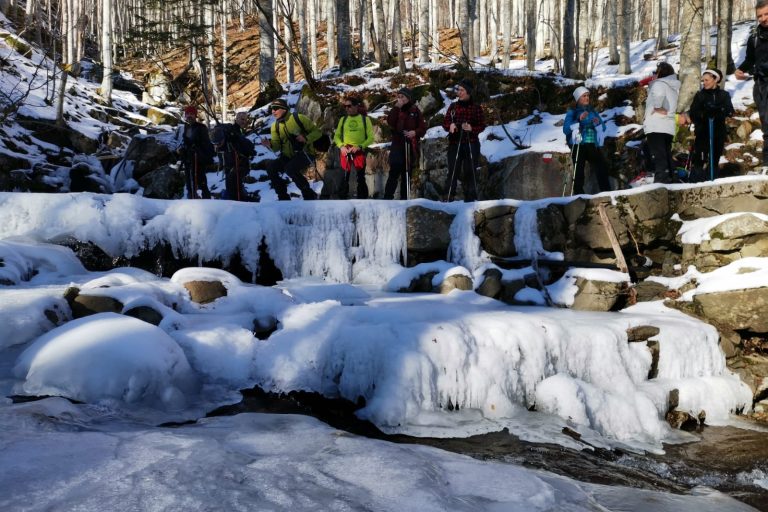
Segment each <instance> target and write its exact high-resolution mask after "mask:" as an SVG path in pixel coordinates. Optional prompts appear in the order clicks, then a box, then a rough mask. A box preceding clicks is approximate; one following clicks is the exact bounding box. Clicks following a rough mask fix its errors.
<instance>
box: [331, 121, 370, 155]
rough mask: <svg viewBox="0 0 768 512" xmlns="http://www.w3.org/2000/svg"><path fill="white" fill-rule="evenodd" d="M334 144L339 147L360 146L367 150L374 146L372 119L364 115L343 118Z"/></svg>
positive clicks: (338, 125) (335, 135)
mask: <svg viewBox="0 0 768 512" xmlns="http://www.w3.org/2000/svg"><path fill="white" fill-rule="evenodd" d="M342 132H343V133H342ZM333 143H334V144H336V146H338V147H342V146H358V147H360V148H363V149H367V148H368V146H370V145H371V144H373V124H372V123H371V118H370V117H368V116H367V115H362V114H357V115H354V116H341V119H339V122H338V124H337V125H336V131H335V132H334V134H333Z"/></svg>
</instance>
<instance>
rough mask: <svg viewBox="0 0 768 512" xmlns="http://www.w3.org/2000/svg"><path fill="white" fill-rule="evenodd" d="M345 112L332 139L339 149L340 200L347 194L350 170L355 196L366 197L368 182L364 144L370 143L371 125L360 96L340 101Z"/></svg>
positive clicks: (371, 135) (365, 147)
mask: <svg viewBox="0 0 768 512" xmlns="http://www.w3.org/2000/svg"><path fill="white" fill-rule="evenodd" d="M343 106H344V110H345V112H346V113H345V114H344V115H343V116H341V119H339V124H338V125H337V126H336V132H335V133H334V135H333V141H334V143H335V144H336V146H337V147H338V148H339V149H340V151H341V157H340V158H341V168H342V169H344V171H345V172H344V184H343V185H342V189H341V191H340V192H339V197H340V198H341V199H346V198H347V195H348V193H349V177H350V175H351V174H352V171H353V170H354V171H355V172H356V174H357V198H358V199H368V184H367V183H366V182H365V158H366V153H367V150H368V146H370V145H371V144H373V124H372V123H371V119H370V118H369V117H368V116H367V115H366V114H365V107H364V105H363V104H362V101H361V100H360V98H357V97H349V98H346V99H345V100H344V103H343Z"/></svg>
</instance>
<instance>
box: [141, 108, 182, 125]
mask: <svg viewBox="0 0 768 512" xmlns="http://www.w3.org/2000/svg"><path fill="white" fill-rule="evenodd" d="M146 116H147V117H148V118H149V120H150V121H152V122H153V123H154V124H168V125H171V126H176V125H177V124H179V120H178V118H177V117H176V116H174V115H173V114H171V113H170V112H167V111H165V110H161V109H159V108H157V107H149V108H148V109H147V114H146Z"/></svg>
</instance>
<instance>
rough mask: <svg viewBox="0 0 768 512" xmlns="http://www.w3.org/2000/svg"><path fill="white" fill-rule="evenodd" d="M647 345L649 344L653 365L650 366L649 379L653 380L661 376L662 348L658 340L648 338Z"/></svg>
mask: <svg viewBox="0 0 768 512" xmlns="http://www.w3.org/2000/svg"><path fill="white" fill-rule="evenodd" d="M646 345H647V346H648V351H649V352H650V353H651V367H650V368H648V380H651V379H655V378H656V377H658V376H659V355H660V354H661V348H660V347H659V342H658V340H648V341H647V342H646Z"/></svg>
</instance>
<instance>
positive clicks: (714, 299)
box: [693, 287, 768, 333]
mask: <svg viewBox="0 0 768 512" xmlns="http://www.w3.org/2000/svg"><path fill="white" fill-rule="evenodd" d="M693 305H694V307H695V309H696V310H697V311H698V312H699V314H700V315H701V316H702V317H703V318H705V319H706V320H707V321H708V322H710V323H714V324H717V325H719V326H722V327H723V328H726V329H730V330H734V331H737V330H748V331H751V332H756V333H768V314H766V312H768V287H761V288H747V289H743V290H728V291H722V292H712V293H700V294H697V295H694V296H693Z"/></svg>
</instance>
